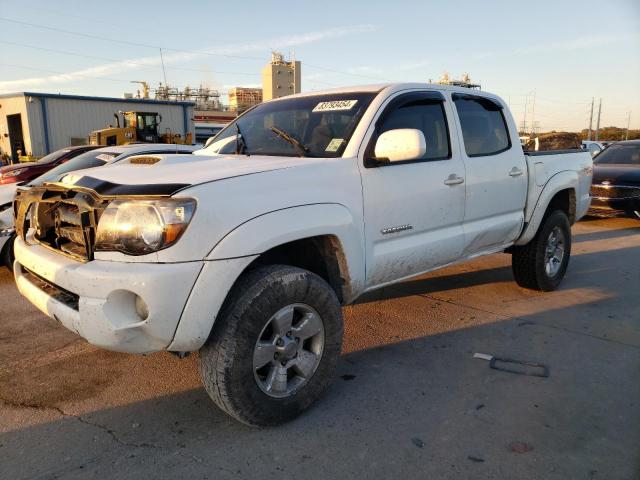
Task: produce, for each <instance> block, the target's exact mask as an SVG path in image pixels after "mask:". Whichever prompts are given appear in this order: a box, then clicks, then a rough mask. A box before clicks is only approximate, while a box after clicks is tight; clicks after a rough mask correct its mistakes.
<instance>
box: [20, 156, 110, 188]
mask: <svg viewBox="0 0 640 480" xmlns="http://www.w3.org/2000/svg"><path fill="white" fill-rule="evenodd" d="M119 155H120V153H115V152H101V151H100V150H92V151H89V152H85V153H83V154H81V155H78V156H77V157H75V158H73V159H71V160H69V161H68V162H66V163H63V164H62V165H58V166H57V167H56V168H54V169H52V170H49V171H48V172H47V173H45V174H44V175H40V176H39V177H38V178H36V179H34V180H32V181H31V182H29V185H30V186H36V185H42V184H43V183H44V182H57V181H58V179H59V178H60V176H61V175H63V174H65V173H69V172H73V171H74V170H83V169H85V168H92V167H100V166H102V165H104V164H106V163H107V162H109V161H111V160H113V159H114V158H116V157H117V156H119Z"/></svg>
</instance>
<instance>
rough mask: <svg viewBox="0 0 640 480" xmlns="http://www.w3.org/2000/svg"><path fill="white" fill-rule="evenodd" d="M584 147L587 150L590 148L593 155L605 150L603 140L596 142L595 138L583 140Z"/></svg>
mask: <svg viewBox="0 0 640 480" xmlns="http://www.w3.org/2000/svg"><path fill="white" fill-rule="evenodd" d="M582 148H584V149H585V150H589V153H591V156H592V157H595V156H596V155H598V154H599V153H600V152H601V151H602V150H604V148H605V147H604V145H603V144H602V143H601V142H596V141H594V140H583V141H582Z"/></svg>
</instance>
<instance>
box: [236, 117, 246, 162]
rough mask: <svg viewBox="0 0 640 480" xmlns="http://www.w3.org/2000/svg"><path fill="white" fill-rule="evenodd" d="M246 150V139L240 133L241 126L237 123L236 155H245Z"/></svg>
mask: <svg viewBox="0 0 640 480" xmlns="http://www.w3.org/2000/svg"><path fill="white" fill-rule="evenodd" d="M245 148H247V144H246V143H244V137H243V136H242V132H241V131H240V125H238V122H236V155H241V154H242V153H244V150H245Z"/></svg>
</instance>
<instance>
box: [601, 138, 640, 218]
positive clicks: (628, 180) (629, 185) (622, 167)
mask: <svg viewBox="0 0 640 480" xmlns="http://www.w3.org/2000/svg"><path fill="white" fill-rule="evenodd" d="M593 162H594V165H593V185H592V186H591V197H592V200H591V209H590V210H589V215H596V216H616V215H620V214H622V215H628V216H630V217H634V218H638V219H640V140H629V141H626V142H616V143H614V144H611V145H610V146H608V147H607V148H605V149H604V150H603V151H602V153H600V154H599V155H598V156H597V157H595V158H594V159H593Z"/></svg>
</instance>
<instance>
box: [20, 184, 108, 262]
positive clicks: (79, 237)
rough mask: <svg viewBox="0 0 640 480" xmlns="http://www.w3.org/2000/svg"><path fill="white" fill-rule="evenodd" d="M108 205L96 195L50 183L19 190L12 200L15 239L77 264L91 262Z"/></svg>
mask: <svg viewBox="0 0 640 480" xmlns="http://www.w3.org/2000/svg"><path fill="white" fill-rule="evenodd" d="M108 203H109V200H108V199H105V198H103V197H101V196H99V195H97V194H96V193H95V192H93V191H91V190H89V189H85V188H76V187H68V186H66V185H62V184H58V183H49V184H45V185H43V186H40V187H32V188H29V189H26V190H19V191H18V192H17V195H16V198H15V200H14V209H13V210H14V215H15V227H16V232H17V235H18V236H19V237H20V238H22V240H24V241H25V242H26V243H32V242H37V243H39V244H41V245H43V246H45V247H47V248H50V249H53V250H56V251H59V252H61V253H63V254H65V255H67V256H70V257H73V258H74V259H76V260H79V261H82V262H87V261H91V260H93V255H94V251H95V240H96V229H97V226H98V222H99V220H100V216H101V215H102V213H103V212H104V210H105V208H106V207H107V205H108Z"/></svg>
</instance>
